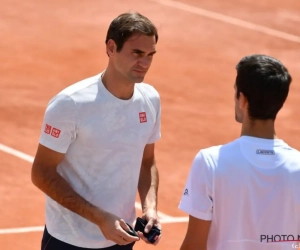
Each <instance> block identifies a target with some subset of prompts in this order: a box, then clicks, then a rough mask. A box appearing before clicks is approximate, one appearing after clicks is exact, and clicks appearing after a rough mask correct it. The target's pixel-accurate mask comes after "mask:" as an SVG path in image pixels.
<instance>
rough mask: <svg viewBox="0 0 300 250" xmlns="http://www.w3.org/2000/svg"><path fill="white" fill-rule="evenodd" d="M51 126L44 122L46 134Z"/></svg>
mask: <svg viewBox="0 0 300 250" xmlns="http://www.w3.org/2000/svg"><path fill="white" fill-rule="evenodd" d="M51 128H52V127H51V126H49V125H48V124H46V125H45V131H44V132H45V133H46V134H50V132H51Z"/></svg>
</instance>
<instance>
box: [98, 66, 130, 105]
mask: <svg viewBox="0 0 300 250" xmlns="http://www.w3.org/2000/svg"><path fill="white" fill-rule="evenodd" d="M102 82H103V85H104V86H105V88H106V89H107V90H108V91H109V92H110V93H111V94H113V95H114V96H115V97H117V98H119V99H122V100H128V99H130V98H131V97H132V95H133V92H134V83H132V82H130V81H129V80H128V79H126V78H125V77H124V76H123V75H121V74H120V73H119V72H118V71H116V70H115V69H114V68H113V67H107V69H106V70H105V72H104V73H103V75H102Z"/></svg>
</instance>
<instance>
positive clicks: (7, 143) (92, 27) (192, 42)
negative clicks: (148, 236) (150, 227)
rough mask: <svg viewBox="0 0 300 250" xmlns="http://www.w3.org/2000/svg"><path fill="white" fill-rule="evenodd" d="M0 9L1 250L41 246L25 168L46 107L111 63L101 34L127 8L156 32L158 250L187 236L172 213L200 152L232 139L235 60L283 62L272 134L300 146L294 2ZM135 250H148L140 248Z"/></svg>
mask: <svg viewBox="0 0 300 250" xmlns="http://www.w3.org/2000/svg"><path fill="white" fill-rule="evenodd" d="M0 10H1V22H0V34H1V35H0V36H1V40H0V49H1V58H2V60H1V65H0V75H1V81H0V86H1V90H0V117H1V119H0V127H1V133H0V163H1V164H0V204H1V205H0V249H1V250H2V249H3V250H20V249H22V250H38V249H40V240H41V236H42V228H43V225H44V195H43V194H42V193H41V192H40V191H39V190H37V188H35V187H34V186H33V184H32V183H31V180H30V168H31V162H32V160H33V157H32V156H33V155H34V154H35V150H36V147H37V144H38V140H39V133H40V126H41V123H42V118H43V114H44V111H45V108H46V105H47V103H48V101H49V100H50V98H51V97H52V96H53V95H55V94H56V93H57V92H59V91H60V90H62V89H63V88H65V87H66V86H68V85H70V84H72V83H74V82H77V81H78V80H81V79H83V78H86V77H88V76H92V75H95V74H97V73H99V72H100V71H102V70H103V69H104V68H105V67H106V62H107V57H106V53H105V44H104V40H105V35H106V31H107V28H108V25H109V23H110V22H111V21H112V19H113V18H114V17H116V16H117V15H118V14H120V13H122V12H125V11H129V10H137V11H139V12H141V13H142V14H144V15H146V16H148V17H149V18H150V19H151V20H153V22H154V23H155V24H156V25H157V27H158V29H159V35H160V38H159V41H158V45H157V50H158V53H157V55H155V58H154V61H153V64H152V67H151V69H150V71H149V73H148V75H147V78H146V82H149V83H150V84H152V85H154V86H155V87H156V88H157V90H158V91H159V92H160V95H161V99H162V105H163V106H162V111H163V113H162V139H161V140H160V141H159V143H158V144H157V162H158V167H159V169H160V189H159V210H160V211H161V214H160V215H161V217H162V222H163V238H162V240H161V242H160V244H159V245H158V246H156V247H155V249H161V250H169V249H170V250H173V249H174V250H176V249H179V247H180V244H181V242H182V240H183V237H184V234H185V232H186V227H187V215H186V214H184V213H182V212H181V211H180V210H178V208H177V207H178V203H179V201H180V197H181V194H182V192H183V188H184V183H185V181H186V177H187V175H188V172H189V168H190V164H191V162H192V160H193V157H194V156H195V154H196V153H197V152H198V150H200V149H201V148H203V147H207V146H211V145H213V144H223V143H226V142H228V141H230V140H232V139H234V138H236V137H237V136H239V130H240V127H239V125H238V124H237V123H236V122H235V121H234V107H233V84H234V79H235V65H236V64H237V62H238V61H239V60H240V59H241V57H243V56H245V55H247V54H253V53H264V54H268V55H271V56H274V57H277V58H278V59H280V60H281V61H282V62H283V63H284V64H285V65H286V66H287V67H288V69H289V71H290V73H291V75H292V77H293V83H292V86H291V92H290V95H289V98H288V101H287V103H286V104H285V106H284V108H283V110H282V111H281V112H280V113H279V116H278V119H277V120H278V121H277V134H278V135H279V137H282V138H283V139H285V141H286V142H287V143H289V144H290V145H291V146H293V147H295V148H298V149H300V141H299V139H298V137H299V134H300V126H299V121H300V118H299V117H300V109H299V105H300V85H299V83H300V71H299V69H300V28H299V27H300V2H299V1H298V0H285V1H275V0H274V1H269V0H260V1H254V0H243V1H237V0H230V1H221V0H211V1H207V0H206V1H205V0H204V1H196V0H185V1H184V0H181V1H180V0H176V1H173V0H147V1H137V0H128V1H119V0H114V1H108V0H102V1H95V0H89V1H88V0H87V1H80V0H73V1H72V2H71V1H66V0H60V1H58V0H52V1H49V0H46V1H34V0H27V1H20V0H19V1H16V0H2V1H1V3H0ZM137 201H138V200H137ZM137 205H138V204H137ZM137 207H138V206H137ZM137 212H138V214H139V213H140V210H137ZM135 249H145V250H147V249H154V248H153V247H152V246H147V245H146V244H144V243H142V242H138V243H137V244H136V247H135Z"/></svg>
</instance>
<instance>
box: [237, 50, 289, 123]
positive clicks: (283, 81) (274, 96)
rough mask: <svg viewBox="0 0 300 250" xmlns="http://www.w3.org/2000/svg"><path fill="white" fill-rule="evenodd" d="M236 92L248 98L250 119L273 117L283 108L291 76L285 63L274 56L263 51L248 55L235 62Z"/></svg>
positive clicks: (273, 118)
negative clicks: (261, 53)
mask: <svg viewBox="0 0 300 250" xmlns="http://www.w3.org/2000/svg"><path fill="white" fill-rule="evenodd" d="M236 69H237V76H236V83H235V84H236V89H237V92H236V95H237V98H239V94H240V93H243V95H244V96H245V97H246V98H247V101H248V113H249V117H250V118H251V119H259V120H268V119H272V120H275V119H276V116H277V113H278V111H279V110H280V109H281V108H282V106H283V104H284V102H285V100H286V98H287V96H288V93H289V87H290V84H291V82H292V78H291V76H290V74H289V72H288V70H287V69H286V68H285V66H284V65H283V64H282V63H281V62H280V61H278V60H277V59H275V58H273V57H270V56H266V55H250V56H246V57H244V58H242V60H241V61H240V62H239V63H238V65H237V67H236Z"/></svg>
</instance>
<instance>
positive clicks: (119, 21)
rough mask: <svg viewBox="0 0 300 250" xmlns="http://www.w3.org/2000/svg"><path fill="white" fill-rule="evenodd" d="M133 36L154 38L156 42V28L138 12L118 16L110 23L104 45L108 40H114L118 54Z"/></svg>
mask: <svg viewBox="0 0 300 250" xmlns="http://www.w3.org/2000/svg"><path fill="white" fill-rule="evenodd" d="M135 34H142V35H146V36H155V40H156V42H157V41H158V33H157V28H156V27H155V25H154V24H153V23H152V22H151V21H150V20H149V19H148V18H147V17H145V16H143V15H142V14H140V13H138V12H128V13H123V14H121V15H119V16H118V17H116V18H115V19H114V20H113V21H112V22H111V24H110V26H109V28H108V31H107V35H106V40H105V43H106V44H107V42H108V41H109V40H110V39H112V40H114V42H115V43H116V45H117V51H118V52H119V51H120V50H121V49H122V47H123V45H124V43H125V42H126V41H127V40H128V39H129V38H130V37H131V36H133V35H135Z"/></svg>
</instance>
